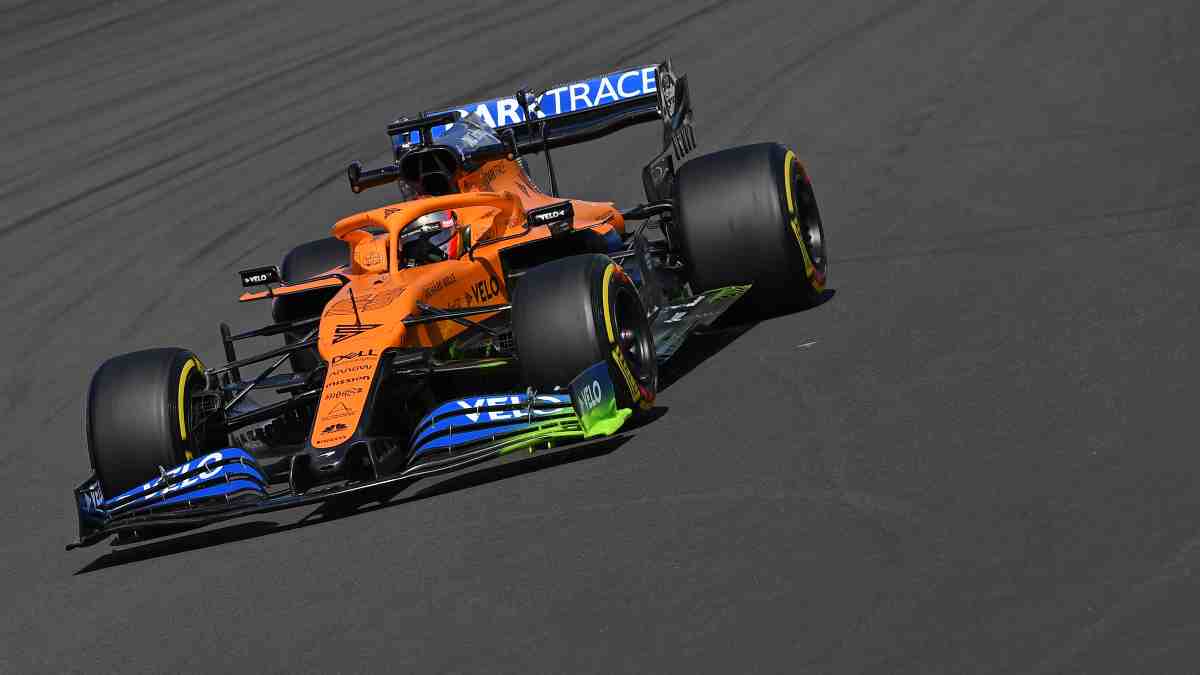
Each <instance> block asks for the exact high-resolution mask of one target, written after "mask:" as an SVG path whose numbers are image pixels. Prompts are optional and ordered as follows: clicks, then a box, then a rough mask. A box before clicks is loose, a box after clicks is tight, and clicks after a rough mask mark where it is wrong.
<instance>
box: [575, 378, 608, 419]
mask: <svg viewBox="0 0 1200 675" xmlns="http://www.w3.org/2000/svg"><path fill="white" fill-rule="evenodd" d="M603 394H604V392H603V391H601V389H600V382H599V380H592V383H591V384H586V385H584V386H582V387H580V388H579V404H580V406H581V407H582V408H583V412H584V413H585V414H586V413H590V412H591V411H592V409H593V408H595V407H596V406H598V405H600V401H601V400H602V396H603Z"/></svg>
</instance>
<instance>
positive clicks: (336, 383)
mask: <svg viewBox="0 0 1200 675" xmlns="http://www.w3.org/2000/svg"><path fill="white" fill-rule="evenodd" d="M370 381H371V376H370V375H359V376H358V377H346V378H343V379H340V380H334V381H333V382H326V383H325V387H326V388H327V389H328V388H331V387H340V386H342V385H344V384H353V383H355V382H370Z"/></svg>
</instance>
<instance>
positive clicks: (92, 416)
mask: <svg viewBox="0 0 1200 675" xmlns="http://www.w3.org/2000/svg"><path fill="white" fill-rule="evenodd" d="M203 388H204V367H203V366H202V365H201V364H200V360H199V359H198V358H196V355H195V354H193V353H192V352H190V351H187V350H186V349H176V348H163V349H147V350H145V351H140V352H133V353H132V354H124V355H122V356H115V357H113V358H111V359H109V360H108V361H106V362H104V364H103V365H101V366H100V368H99V370H97V371H96V374H95V375H94V376H92V384H91V386H90V387H89V388H88V397H87V404H86V408H85V416H86V417H85V423H84V427H85V433H86V434H87V445H88V454H89V455H90V456H91V460H92V468H94V469H95V470H96V476H97V477H98V478H99V479H100V487H101V489H102V490H103V491H104V495H105V496H106V497H115V496H117V495H119V494H121V493H122V492H125V491H127V490H129V489H130V488H133V487H135V486H137V485H140V484H141V483H145V482H147V481H149V480H151V479H153V478H155V477H157V476H158V475H159V471H158V469H159V467H163V468H164V469H169V468H171V467H174V466H178V465H179V464H183V463H184V462H186V461H188V460H190V459H192V458H193V457H196V456H198V455H199V454H200V453H202V452H205V451H206V450H208V449H209V448H207V447H204V446H205V445H206V443H205V439H204V437H203V433H202V432H200V431H199V430H192V429H191V428H190V427H191V425H192V424H193V420H191V419H190V417H191V395H192V394H193V393H194V392H196V391H198V390H201V389H203ZM198 436H199V437H198Z"/></svg>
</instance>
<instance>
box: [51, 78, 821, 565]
mask: <svg viewBox="0 0 1200 675" xmlns="http://www.w3.org/2000/svg"><path fill="white" fill-rule="evenodd" d="M641 123H657V124H661V129H662V139H663V143H662V147H661V149H660V150H659V151H658V152H657V153H656V154H655V156H653V157H652V158H651V160H650V161H649V163H648V164H646V165H645V167H644V169H643V171H642V182H643V189H644V191H645V194H646V201H645V203H642V204H640V205H637V206H634V207H633V208H629V209H626V210H621V209H618V208H617V207H616V206H614V205H613V204H612V203H600V202H591V201H583V200H579V199H567V198H564V197H562V196H560V195H559V190H558V179H557V176H556V174H555V173H554V165H553V160H552V158H551V153H552V151H553V150H555V149H557V148H561V147H564V146H569V145H573V144H577V143H581V142H584V141H590V140H593V139H596V138H599V137H602V136H605V135H607V134H610V133H613V132H616V131H618V130H621V129H624V128H626V127H629V126H631V125H635V124H641ZM388 134H389V136H390V138H391V140H392V150H393V153H392V154H393V158H392V161H390V162H388V163H387V164H385V165H383V166H380V167H377V168H373V169H367V168H364V167H363V166H362V165H361V164H360V163H358V162H354V163H352V164H351V165H350V166H349V168H348V170H347V175H348V179H349V182H350V187H351V189H352V190H353V191H354V192H355V193H359V192H363V191H365V190H367V189H370V188H375V187H381V186H387V185H395V186H399V187H400V188H401V192H402V196H403V199H402V200H401V201H398V202H395V203H388V204H386V205H382V206H380V207H378V208H374V209H371V210H367V211H363V212H362V213H357V214H354V215H351V216H349V217H347V218H344V219H342V220H340V221H338V222H337V223H336V224H335V225H333V228H332V232H331V233H330V236H329V237H327V238H324V239H319V240H317V241H313V242H309V243H307V244H303V245H301V246H298V247H296V248H295V249H294V250H292V251H291V252H290V253H289V254H288V255H287V256H286V257H285V258H284V259H283V261H282V264H281V265H279V266H273V265H272V266H267V267H259V268H254V269H249V270H244V271H243V272H241V281H242V284H243V286H245V287H246V288H247V290H246V291H245V292H244V293H243V295H242V296H241V298H240V299H241V300H242V301H244V302H262V303H269V304H270V305H271V308H272V322H271V323H270V324H269V325H266V326H265V327H262V328H257V329H255V330H249V331H244V332H236V333H235V332H234V331H232V330H231V329H230V328H229V326H228V325H226V324H221V326H220V329H221V340H222V344H223V347H224V353H225V357H226V361H227V362H226V363H224V364H222V365H219V366H215V367H206V366H204V365H203V364H202V363H201V361H200V360H199V358H198V357H197V356H196V355H195V354H194V353H192V352H190V351H187V350H184V349H176V348H164V349H151V350H146V351H139V352H134V353H130V354H125V355H122V356H117V357H114V358H112V359H110V360H108V361H107V362H105V363H104V364H103V365H101V366H100V368H99V369H98V370H97V371H96V373H95V375H94V376H93V378H92V380H91V385H90V388H89V391H88V393H87V400H86V404H85V425H84V426H85V434H86V443H87V449H88V454H89V457H90V460H91V467H92V470H93V474H92V476H91V477H90V478H88V479H87V480H86V481H85V482H84V483H83V484H82V485H80V486H79V487H78V488H76V490H75V498H76V503H77V507H78V514H79V535H78V539H77V541H76V542H75V543H73V544H71V547H74V546H84V545H89V544H94V543H96V542H99V541H102V540H104V539H107V538H109V537H110V536H112V535H119V537H118V541H130V540H138V539H141V538H144V537H147V536H154V535H155V534H156V533H161V532H164V531H174V530H177V529H179V528H187V527H191V526H198V525H204V524H208V523H212V522H216V521H220V520H224V519H228V518H233V517H237V516H242V515H247V514H251V513H261V512H265V511H273V510H279V509H285V508H291V507H295V506H299V505H304V504H313V503H318V502H324V501H327V500H333V499H337V498H341V497H345V496H347V495H353V494H360V493H362V492H363V491H369V490H374V489H376V488H384V487H389V486H390V487H393V488H402V487H404V486H407V485H408V484H409V483H411V482H413V481H415V480H417V479H419V478H421V477H425V476H429V475H432V474H438V473H443V472H448V471H454V470H458V469H462V468H463V467H466V466H469V465H472V464H475V463H478V462H483V461H487V460H492V459H495V458H498V457H500V456H502V455H505V454H507V453H510V452H513V451H516V450H522V451H524V450H534V449H541V448H553V447H556V446H557V447H562V446H564V445H566V444H573V443H576V442H590V441H592V440H594V439H598V438H603V437H606V436H610V435H612V434H614V433H617V432H618V431H619V430H621V429H622V427H623V426H624V425H625V424H627V422H628V421H629V420H630V418H635V417H637V416H638V415H641V414H644V413H645V412H646V411H648V410H650V409H651V408H652V407H653V405H654V400H655V393H656V390H657V385H658V369H659V366H660V364H662V363H663V362H665V361H666V360H667V359H669V358H671V356H672V354H674V353H675V352H676V350H677V349H678V348H679V346H680V344H681V342H682V341H683V340H684V339H685V338H686V337H687V336H688V335H689V334H690V333H692V332H693V331H694V330H695V329H696V328H697V327H701V326H705V325H708V324H711V322H713V321H714V320H715V319H716V318H717V317H719V316H720V315H721V314H722V313H723V312H725V311H726V310H727V309H728V308H729V307H730V306H731V305H733V304H734V303H738V304H739V306H740V307H745V308H747V310H746V311H749V312H766V313H775V312H778V311H779V310H780V309H782V308H789V307H793V306H798V305H803V304H810V303H812V302H814V301H815V300H816V299H817V298H818V297H819V296H820V295H821V294H822V292H823V289H824V286H825V273H826V249H825V237H824V232H823V229H822V225H821V218H820V214H819V212H818V209H817V203H816V200H815V198H814V196H813V190H812V185H811V183H810V181H809V177H808V173H807V171H806V170H805V168H804V165H803V164H801V163H800V161H799V160H798V159H797V157H796V155H795V154H794V153H793V152H792V151H790V150H788V149H787V148H785V147H783V146H781V145H778V144H774V143H765V144H758V145H749V146H743V147H736V148H732V149H728V150H723V151H720V152H716V153H713V154H709V155H705V156H700V157H697V158H694V159H690V160H689V161H687V162H685V163H681V164H680V161H681V160H682V159H683V158H684V157H685V156H686V155H687V154H689V153H690V152H691V151H692V150H693V149H694V147H695V136H694V131H693V125H692V108H691V102H690V95H689V91H688V84H687V78H686V77H683V76H677V75H676V74H675V73H674V72H673V71H672V68H671V65H670V63H669V62H667V63H662V64H657V65H652V66H647V67H644V68H634V69H630V70H624V71H619V72H615V73H610V74H607V75H603V76H599V77H594V78H590V79H586V80H582V81H578V82H573V83H569V84H566V85H563V86H560V87H555V88H551V89H547V90H545V91H543V92H540V93H534V92H530V91H524V90H523V91H519V92H517V94H516V95H515V96H512V97H506V98H500V99H494V100H490V101H484V102H481V103H476V104H471V105H466V106H462V107H458V108H454V109H451V110H445V111H438V112H433V113H422V114H419V115H415V116H412V117H406V118H401V119H398V120H396V121H394V122H392V123H391V124H390V125H389V126H388ZM534 155H541V156H542V157H543V158H544V160H545V161H544V164H545V166H546V169H547V173H548V175H547V178H546V183H547V185H546V186H544V187H543V186H539V185H538V183H537V182H535V180H534V179H533V177H532V176H531V174H530V171H529V162H528V158H529V157H530V156H534ZM677 164H678V166H677ZM263 338H265V339H268V340H272V341H274V343H273V345H272V346H271V347H270V348H268V349H266V350H265V351H262V352H261V353H258V354H255V355H253V356H245V355H239V353H238V349H237V347H238V346H239V344H245V343H244V341H246V340H251V339H263ZM243 351H244V349H243ZM252 370H255V371H257V372H255V373H254V374H253V375H249V374H248V373H249V372H250V371H252Z"/></svg>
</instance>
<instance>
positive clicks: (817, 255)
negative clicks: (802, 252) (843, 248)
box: [792, 171, 825, 273]
mask: <svg viewBox="0 0 1200 675" xmlns="http://www.w3.org/2000/svg"><path fill="white" fill-rule="evenodd" d="M793 180H794V184H793V186H792V188H793V190H794V193H795V195H796V210H797V212H798V213H797V214H796V217H797V218H798V219H799V221H800V235H801V237H802V238H803V240H804V241H803V245H804V247H805V248H806V249H807V251H808V257H809V259H810V260H812V264H813V267H815V268H817V271H819V272H821V273H824V272H825V230H824V228H823V227H822V225H821V213H820V211H819V210H818V209H817V198H816V196H815V195H814V194H813V189H812V185H811V184H810V183H809V182H808V179H807V178H806V177H805V176H804V174H803V172H802V171H795V172H794V173H793Z"/></svg>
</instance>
